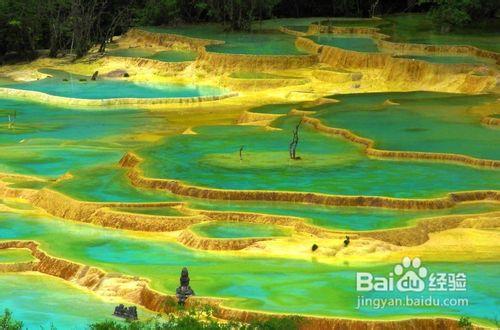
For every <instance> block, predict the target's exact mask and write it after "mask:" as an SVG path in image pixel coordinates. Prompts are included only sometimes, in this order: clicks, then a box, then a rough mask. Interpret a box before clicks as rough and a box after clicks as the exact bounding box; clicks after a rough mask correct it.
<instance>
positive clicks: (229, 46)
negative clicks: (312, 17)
mask: <svg viewBox="0 0 500 330" xmlns="http://www.w3.org/2000/svg"><path fill="white" fill-rule="evenodd" d="M143 29H144V30H146V31H150V32H157V33H169V34H179V35H183V36H187V37H192V38H200V39H210V40H220V41H224V43H223V44H220V45H209V46H207V47H206V49H207V50H208V51H211V52H216V53H226V54H248V55H302V54H304V52H302V51H301V50H299V49H297V48H296V47H295V37H294V36H290V35H287V34H284V33H281V32H279V31H276V30H270V31H269V30H266V31H259V30H256V32H254V33H245V32H227V31H224V30H223V29H222V27H220V26H218V25H213V24H207V25H202V26H200V25H183V26H179V27H173V28H159V27H143Z"/></svg>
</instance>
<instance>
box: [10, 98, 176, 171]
mask: <svg viewBox="0 0 500 330" xmlns="http://www.w3.org/2000/svg"><path fill="white" fill-rule="evenodd" d="M0 108H1V109H3V112H0V133H1V134H0V150H1V152H0V171H3V172H15V173H20V174H33V175H41V176H49V177H54V176H59V175H62V174H64V173H66V172H68V171H72V173H73V174H74V171H77V170H79V169H83V168H88V167H93V166H98V165H103V164H110V163H112V164H116V163H117V162H118V161H119V159H120V158H121V157H122V156H123V154H124V153H125V152H126V151H127V150H130V149H132V148H134V147H137V146H138V145H142V144H143V142H140V141H137V139H136V138H134V137H132V134H135V133H138V132H143V131H144V127H148V129H149V130H150V131H160V130H162V131H164V132H165V133H168V132H169V131H170V130H171V127H172V125H170V124H168V123H167V122H166V120H165V118H164V117H163V116H161V115H158V114H155V113H153V112H148V111H137V110H125V109H121V110H105V109H99V110H98V111H89V110H81V109H80V110H78V109H70V108H62V107H54V106H48V105H42V104H39V103H32V102H27V101H17V100H9V99H0ZM14 113H15V114H16V122H15V126H14V127H13V128H11V129H9V128H8V126H7V125H8V114H14Z"/></svg>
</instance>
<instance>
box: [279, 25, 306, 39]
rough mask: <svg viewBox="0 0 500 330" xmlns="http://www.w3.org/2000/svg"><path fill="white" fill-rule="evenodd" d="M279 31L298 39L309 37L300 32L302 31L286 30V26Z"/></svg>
mask: <svg viewBox="0 0 500 330" xmlns="http://www.w3.org/2000/svg"><path fill="white" fill-rule="evenodd" d="M279 30H280V31H281V32H283V33H286V34H289V35H292V36H296V37H304V36H306V35H307V33H304V32H300V31H295V30H292V29H289V28H286V27H284V26H280V28H279Z"/></svg>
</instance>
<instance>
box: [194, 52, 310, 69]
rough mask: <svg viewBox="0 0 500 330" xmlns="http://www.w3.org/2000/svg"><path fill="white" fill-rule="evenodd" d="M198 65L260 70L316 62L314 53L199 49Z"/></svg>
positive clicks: (305, 65) (301, 65) (297, 66)
mask: <svg viewBox="0 0 500 330" xmlns="http://www.w3.org/2000/svg"><path fill="white" fill-rule="evenodd" d="M199 54H200V55H199V56H198V58H197V60H196V63H197V65H198V66H200V67H202V68H203V69H205V70H207V71H211V72H229V71H231V72H235V71H245V72H262V71H273V70H286V69H297V68H305V67H310V66H312V65H313V64H315V63H317V62H318V57H317V56H316V55H249V54H229V53H216V52H209V51H207V50H206V49H205V48H201V49H200V50H199Z"/></svg>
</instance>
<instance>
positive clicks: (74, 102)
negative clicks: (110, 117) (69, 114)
mask: <svg viewBox="0 0 500 330" xmlns="http://www.w3.org/2000/svg"><path fill="white" fill-rule="evenodd" d="M237 95H238V93H227V94H223V95H212V96H197V97H171V98H117V99H77V98H71V97H63V96H55V95H50V94H46V93H42V92H36V91H30V90H21V89H14V88H5V87H0V97H6V98H20V99H28V100H30V101H37V102H43V103H49V104H54V105H64V106H84V107H87V106H88V107H99V106H124V105H140V106H148V105H161V104H196V103H200V102H209V101H218V100H223V99H225V98H228V97H233V96H237Z"/></svg>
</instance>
